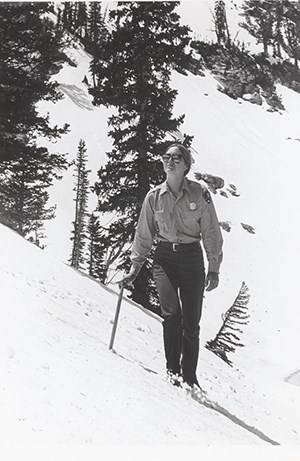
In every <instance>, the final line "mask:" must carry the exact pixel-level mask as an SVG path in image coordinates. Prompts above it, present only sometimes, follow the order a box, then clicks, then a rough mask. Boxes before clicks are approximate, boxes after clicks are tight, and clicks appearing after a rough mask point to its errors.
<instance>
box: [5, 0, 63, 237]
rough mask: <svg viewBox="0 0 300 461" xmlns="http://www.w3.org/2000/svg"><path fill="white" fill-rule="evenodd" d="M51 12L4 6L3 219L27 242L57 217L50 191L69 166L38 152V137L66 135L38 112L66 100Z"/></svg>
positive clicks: (47, 7) (43, 151)
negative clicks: (57, 74) (57, 78)
mask: <svg viewBox="0 0 300 461" xmlns="http://www.w3.org/2000/svg"><path fill="white" fill-rule="evenodd" d="M51 11H52V6H51V5H50V4H48V3H40V4H38V3H24V2H20V3H17V2H15V3H13V2H11V3H0V13H1V14H0V40H1V49H0V55H1V59H0V87H1V96H0V103H1V110H0V178H1V189H0V214H1V216H0V219H1V222H4V223H6V224H7V225H9V226H10V227H12V228H13V229H15V230H17V231H18V232H19V233H20V234H21V235H23V236H29V235H30V233H32V232H33V231H34V232H35V234H40V233H41V229H42V226H43V220H45V219H49V218H50V217H52V216H53V212H54V209H53V208H49V209H47V208H46V203H47V199H48V193H47V188H48V187H49V186H50V185H51V184H52V183H53V179H54V178H58V173H57V172H58V171H59V170H61V169H63V168H66V166H67V162H66V159H65V157H64V155H59V154H50V153H49V152H48V150H47V149H46V148H44V147H38V146H37V137H38V136H46V137H48V138H50V139H51V138H52V139H55V138H57V137H59V136H60V135H61V134H63V133H64V132H65V131H66V129H67V126H66V125H65V126H64V127H63V128H58V127H57V126H55V127H51V126H50V124H49V119H48V117H47V116H46V117H42V116H40V115H39V114H38V112H37V107H36V104H37V102H38V101H40V100H42V99H47V100H52V101H57V100H58V99H59V98H60V97H61V95H60V94H59V93H58V91H57V84H56V83H53V82H50V77H51V75H52V73H53V70H55V69H56V67H55V66H56V65H57V62H58V61H59V60H60V59H61V49H62V41H61V36H60V34H59V32H58V31H57V30H56V28H55V27H54V24H53V23H52V22H51V21H50V19H49V17H48V16H47V15H46V13H49V12H51Z"/></svg>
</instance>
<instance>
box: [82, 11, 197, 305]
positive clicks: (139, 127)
mask: <svg viewBox="0 0 300 461" xmlns="http://www.w3.org/2000/svg"><path fill="white" fill-rule="evenodd" d="M177 5H178V2H120V3H119V4H118V6H117V8H116V9H115V10H113V11H111V12H110V19H111V21H112V32H111V36H110V37H109V39H108V40H107V41H106V42H105V44H104V47H103V52H102V54H101V56H95V57H94V59H93V63H92V66H93V71H94V73H95V75H96V79H95V87H94V88H93V89H91V90H90V91H91V93H92V94H93V96H94V103H95V104H96V105H99V104H104V105H106V106H110V105H113V106H115V107H117V110H118V114H117V115H114V116H112V117H111V118H110V120H109V124H110V126H111V128H112V129H111V131H110V132H109V135H110V136H111V137H112V139H113V150H112V152H110V153H108V157H109V161H108V163H107V164H106V166H105V167H102V168H101V169H100V170H99V173H98V176H99V180H98V182H97V183H96V184H95V191H96V193H97V194H98V196H99V211H101V212H102V213H110V214H113V215H114V220H113V222H112V223H111V225H110V227H109V232H108V234H107V236H106V238H105V240H106V245H105V246H106V248H108V249H109V250H110V251H114V254H118V252H119V249H120V248H122V247H124V251H123V252H122V256H121V258H120V264H119V266H118V267H119V268H121V269H127V268H128V265H129V258H128V244H129V245H130V244H131V243H132V240H133V236H134V232H135V227H136V224H137V219H138V216H139V213H140V209H141V205H142V202H143V199H144V197H145V195H146V193H147V192H148V190H149V188H150V187H151V186H153V185H155V184H157V183H159V182H160V181H162V179H163V177H164V176H163V170H162V166H161V163H160V161H159V160H158V158H157V156H158V155H159V154H161V153H162V151H163V150H164V148H165V147H166V142H165V133H166V132H167V131H173V130H176V129H177V128H178V127H179V125H180V123H181V122H182V121H183V116H181V117H178V118H173V116H172V108H173V103H174V100H175V97H176V94H177V92H176V91H175V90H172V89H171V88H170V86H169V83H170V77H171V71H172V69H174V68H177V69H185V68H186V67H187V65H188V62H189V57H188V56H187V55H186V54H185V47H186V45H187V44H188V42H189V36H188V28H187V27H184V26H181V25H180V24H179V16H178V15H177V14H176V13H175V11H174V10H175V8H176V6H177ZM125 248H126V251H125ZM146 269H147V266H146ZM144 270H145V269H144ZM149 277H150V275H149V274H148V273H147V277H146V278H147V279H149ZM133 296H134V295H133Z"/></svg>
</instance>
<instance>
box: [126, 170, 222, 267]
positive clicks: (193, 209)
mask: <svg viewBox="0 0 300 461" xmlns="http://www.w3.org/2000/svg"><path fill="white" fill-rule="evenodd" d="M206 192H207V194H208V196H209V198H210V200H207V198H205V194H204V192H203V187H202V186H201V184H199V183H198V182H195V181H191V180H189V179H187V178H184V181H183V186H182V190H181V192H180V194H179V195H178V197H177V198H176V197H175V196H174V195H173V193H172V192H171V190H170V188H169V187H168V184H167V182H164V183H162V184H160V185H159V186H157V187H155V188H154V189H152V190H150V191H149V192H148V194H147V195H146V197H145V200H144V203H143V206H142V209H141V213H140V217H139V221H138V225H137V229H136V233H135V238H134V242H133V248H132V253H131V260H132V268H133V270H136V271H139V269H140V268H141V267H142V265H143V264H144V262H145V260H146V257H147V255H148V253H149V252H150V250H151V247H152V244H153V240H154V238H155V237H156V238H157V240H158V241H162V242H172V243H192V242H199V241H200V240H202V243H203V246H204V249H205V252H206V256H207V259H208V271H212V272H219V267H220V264H221V261H222V244H223V238H222V234H221V230H220V226H219V222H218V218H217V215H216V211H215V208H214V205H213V202H212V200H211V197H210V195H209V193H208V191H206Z"/></svg>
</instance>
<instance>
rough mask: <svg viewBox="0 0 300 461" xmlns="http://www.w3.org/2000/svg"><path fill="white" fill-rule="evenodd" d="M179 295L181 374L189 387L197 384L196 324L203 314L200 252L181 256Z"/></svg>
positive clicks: (197, 340) (203, 278)
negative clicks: (189, 384) (181, 320)
mask: <svg viewBox="0 0 300 461" xmlns="http://www.w3.org/2000/svg"><path fill="white" fill-rule="evenodd" d="M179 273H180V281H179V293H180V298H181V307H182V316H183V340H182V373H183V378H184V380H185V381H186V382H188V383H191V384H192V383H197V377H196V369H197V363H198V356H199V331H200V328H199V322H200V318H201V313H202V302H203V292H204V287H205V271H204V263H203V255H202V250H201V248H200V249H199V250H196V251H195V252H193V253H189V254H181V255H180V264H179Z"/></svg>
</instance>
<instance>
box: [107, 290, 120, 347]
mask: <svg viewBox="0 0 300 461" xmlns="http://www.w3.org/2000/svg"><path fill="white" fill-rule="evenodd" d="M123 290H124V286H122V287H121V288H120V293H119V297H118V303H117V307H116V313H115V318H114V323H113V328H112V331H111V337H110V342H109V346H108V348H109V350H111V349H112V348H113V344H114V340H115V336H116V330H117V325H118V320H119V314H120V309H121V302H122V297H123Z"/></svg>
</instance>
